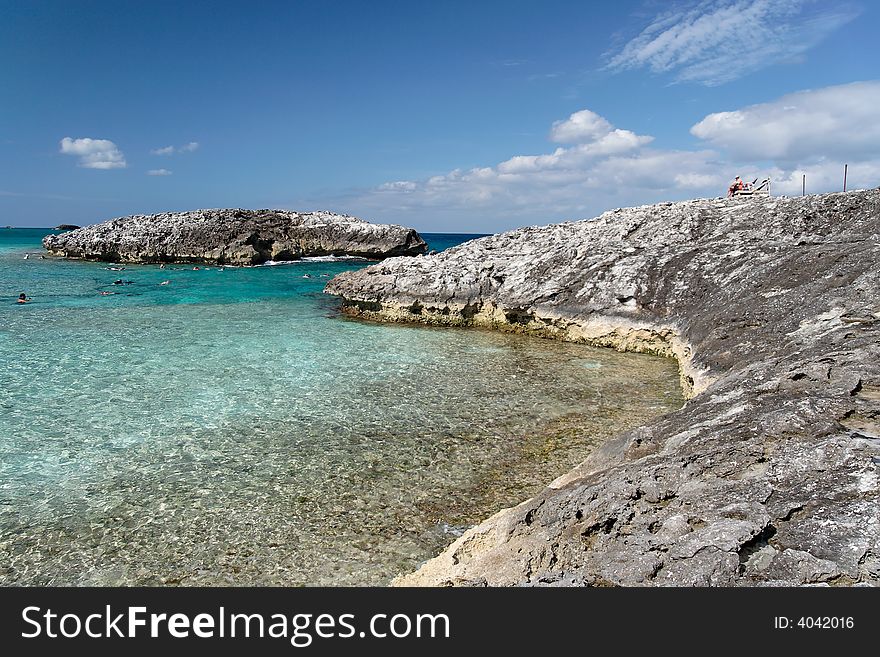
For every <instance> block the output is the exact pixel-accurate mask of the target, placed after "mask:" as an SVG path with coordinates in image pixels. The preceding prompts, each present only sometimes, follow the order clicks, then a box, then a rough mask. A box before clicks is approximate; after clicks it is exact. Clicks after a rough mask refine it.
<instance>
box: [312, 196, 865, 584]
mask: <svg viewBox="0 0 880 657" xmlns="http://www.w3.org/2000/svg"><path fill="white" fill-rule="evenodd" d="M326 291H327V292H330V293H333V294H338V295H341V296H342V297H343V298H344V308H345V309H346V310H347V311H348V312H350V313H352V314H355V315H359V316H364V317H369V318H376V319H386V320H393V321H416V322H426V323H437V324H451V325H463V326H464V325H478V326H490V327H495V328H498V329H502V330H509V331H521V332H526V333H533V334H535V335H538V336H545V337H551V338H560V339H565V340H576V341H580V342H586V343H590V344H594V345H607V346H611V347H615V348H617V349H625V350H636V351H646V352H654V353H661V354H667V355H670V356H674V357H676V358H677V359H678V361H679V363H680V365H681V375H682V383H683V385H684V387H685V391H686V393H687V394H688V396H689V397H690V399H689V401H688V402H687V403H686V405H685V406H684V407H683V408H682V409H681V410H679V411H676V412H674V413H671V414H669V415H667V416H664V417H663V418H661V419H659V420H658V421H656V422H655V423H653V424H651V425H649V426H644V427H641V428H639V429H636V430H634V431H631V432H628V433H626V434H623V435H620V436H618V437H617V438H615V439H612V440H611V441H610V442H608V443H605V444H604V445H603V446H602V447H600V448H599V449H598V450H597V451H595V452H594V453H592V454H591V455H589V456H588V457H587V459H586V460H585V461H584V462H583V463H582V464H581V465H579V466H578V467H577V468H575V469H574V470H573V471H571V472H569V473H567V474H564V475H562V476H561V477H559V478H558V479H556V480H555V481H554V482H552V483H551V484H550V485H549V487H548V488H547V489H545V491H544V492H543V493H541V494H540V495H538V496H537V497H535V498H533V499H530V500H528V501H526V502H523V503H522V504H520V505H519V506H517V507H515V508H512V509H506V510H503V511H501V512H499V513H498V514H496V515H495V516H493V517H492V518H490V519H488V520H487V521H485V522H483V523H482V524H480V525H478V526H477V527H474V528H472V529H470V530H469V531H468V532H466V533H465V534H464V535H463V536H462V537H460V538H459V539H458V540H457V541H455V543H453V544H452V545H451V546H450V547H449V548H448V549H447V550H446V551H445V552H444V553H442V554H441V555H440V556H438V557H436V558H435V559H432V560H431V561H429V562H427V563H426V564H425V565H423V566H422V568H421V569H420V570H419V571H417V572H416V573H413V574H410V575H407V576H403V577H401V578H398V580H397V581H396V583H397V584H401V585H413V584H415V585H449V584H470V585H480V584H482V585H485V584H489V585H515V584H529V585H542V584H555V585H571V584H578V585H580V584H586V585H723V586H727V585H802V584H814V583H829V584H856V583H868V584H872V585H877V584H878V583H880V476H878V475H880V470H878V468H880V192H878V191H875V190H872V191H860V192H850V193H843V194H827V195H821V196H809V197H805V198H769V199H750V200H699V201H691V202H685V203H675V204H673V203H664V204H659V205H653V206H645V207H638V208H630V209H625V210H615V211H612V212H607V213H605V214H603V215H602V216H600V217H598V218H596V219H595V220H590V221H580V222H574V223H563V224H558V225H554V226H547V227H543V228H523V229H521V230H517V231H513V232H510V233H506V234H503V235H496V236H492V237H487V238H484V239H480V240H476V241H473V242H468V243H466V244H464V245H461V246H459V247H457V248H455V249H451V250H449V251H446V252H443V253H440V254H438V255H435V256H428V257H419V258H412V259H392V260H387V261H385V262H383V263H381V264H377V265H374V266H371V267H369V268H366V269H363V270H360V271H356V272H347V273H344V274H341V275H339V276H337V277H336V278H335V279H333V280H332V281H331V282H330V283H329V285H328V286H327V290H326ZM553 474H554V473H548V478H549V476H553ZM557 474H558V473H557Z"/></svg>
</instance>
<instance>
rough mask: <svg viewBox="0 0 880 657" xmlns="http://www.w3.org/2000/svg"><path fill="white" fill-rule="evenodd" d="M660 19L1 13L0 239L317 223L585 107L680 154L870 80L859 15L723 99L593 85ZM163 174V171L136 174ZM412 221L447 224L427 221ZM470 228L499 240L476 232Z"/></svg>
mask: <svg viewBox="0 0 880 657" xmlns="http://www.w3.org/2000/svg"><path fill="white" fill-rule="evenodd" d="M656 10H657V5H656V3H650V2H649V3H645V2H625V1H619V2H612V3H609V2H601V3H593V2H560V1H554V0H545V1H542V2H540V3H538V2H533V1H529V2H526V1H520V0H504V1H503V2H502V1H493V2H488V1H487V2H474V1H469V2H463V1H458V0H453V1H446V0H444V2H433V3H427V2H413V1H412V0H409V1H406V2H390V1H377V2H355V1H351V2H345V1H341V0H328V1H323V2H321V1H317V0H314V1H308V0H307V1H301V2H255V3H244V2H242V3H232V2H230V3H221V2H180V1H177V2H166V1H156V2H96V1H95V2H82V1H77V2H66V1H65V2H61V1H58V2H9V1H8V0H0V224H3V225H5V224H14V225H21V226H27V225H31V226H46V225H54V224H56V223H60V222H62V221H63V222H72V223H92V222H95V221H99V220H103V219H106V218H110V217H113V216H118V215H122V214H128V213H135V212H156V211H164V210H185V209H192V208H197V207H227V206H235V207H277V206H284V207H293V208H294V209H303V210H307V209H314V208H315V207H325V206H324V205H322V201H323V200H325V199H327V200H333V199H345V198H346V197H347V195H348V194H350V193H354V192H356V190H359V189H364V188H372V187H375V186H377V185H380V184H382V183H384V182H387V181H394V180H402V179H405V180H416V179H426V178H428V177H430V176H433V175H439V174H444V173H447V172H449V171H450V170H453V169H456V168H462V169H468V168H471V167H478V166H493V165H495V164H497V163H498V162H501V161H503V160H505V159H507V158H509V157H511V156H513V155H516V154H521V153H543V152H549V151H552V149H553V148H554V147H555V145H553V144H549V143H548V140H547V135H548V131H549V128H550V126H551V124H552V123H553V121H556V120H559V119H564V118H566V117H567V116H568V115H569V114H571V113H572V112H575V111H577V110H580V109H584V108H589V109H590V110H592V111H594V112H597V113H598V114H600V115H602V116H604V117H606V118H607V119H608V120H609V121H611V122H613V123H614V124H615V125H617V126H621V127H625V128H627V129H630V130H633V131H635V132H637V133H639V134H650V135H652V136H654V137H655V141H654V143H653V145H654V146H657V147H660V148H669V149H676V148H695V147H697V146H696V144H697V141H698V140H696V138H695V137H693V136H692V135H691V134H689V132H688V130H689V129H690V127H691V126H692V125H694V124H695V123H696V122H698V121H699V120H700V119H702V118H703V117H704V116H706V115H707V114H709V113H711V112H717V111H721V110H728V109H735V108H739V107H743V106H746V105H749V104H752V103H759V102H765V101H769V100H772V99H775V98H777V97H779V96H781V95H783V94H785V93H788V92H792V91H797V90H802V89H807V88H818V87H824V86H828V85H833V84H840V83H845V82H851V81H856V80H870V79H874V78H876V77H877V66H878V62H880V56H878V54H880V53H878V48H877V45H876V41H877V29H876V28H877V26H878V23H880V21H878V12H880V9H878V6H877V5H876V4H875V3H873V2H872V3H868V2H863V3H861V5H860V10H861V14H860V16H859V18H857V19H856V20H854V21H853V22H851V23H850V24H848V25H847V26H846V29H845V30H840V31H838V32H836V33H834V34H832V35H830V36H829V37H828V38H827V39H825V40H824V41H823V42H821V43H820V44H819V45H817V46H816V47H815V48H813V49H812V50H810V51H809V53H808V55H807V56H806V58H804V59H803V61H798V62H796V63H790V62H789V63H782V64H778V65H775V66H771V67H769V68H767V69H764V70H762V71H760V72H758V73H756V74H754V75H746V76H744V77H742V78H740V79H738V80H735V81H732V82H729V83H727V84H723V85H719V86H715V87H706V86H702V85H697V84H687V83H680V84H674V83H673V81H672V80H671V78H670V76H668V75H662V74H656V73H652V72H651V71H649V70H646V69H637V70H628V71H623V72H617V73H611V72H609V71H606V70H603V66H604V64H605V63H606V61H607V58H603V54H604V53H606V52H609V51H610V50H613V49H614V48H615V47H618V46H619V45H620V44H621V43H622V42H624V41H626V40H627V39H629V38H632V37H633V36H634V35H635V34H637V33H638V31H639V30H640V29H641V28H642V27H643V26H644V24H645V22H646V20H648V18H649V17H650V15H651V14H652V12H655V11H656ZM63 137H73V138H80V137H92V138H102V139H109V140H111V141H113V142H114V143H115V144H116V145H117V146H118V147H119V149H121V150H122V151H123V152H124V154H125V158H126V161H127V163H128V166H127V167H126V168H124V169H116V170H106V171H103V170H94V169H87V168H81V167H78V166H77V165H76V159H75V158H74V157H71V156H69V155H64V154H61V153H60V152H59V141H60V140H61V139H62V138H63ZM191 141H196V142H198V143H199V145H200V146H199V148H198V150H196V151H195V152H192V153H176V154H174V155H172V156H158V155H151V154H150V150H151V149H155V148H159V147H163V146H168V145H175V146H180V145H183V144H186V143H188V142H191ZM157 168H167V169H169V170H172V171H173V175H170V176H148V175H146V171H148V170H151V169H157ZM340 205H344V202H341V203H340ZM328 209H337V210H345V209H347V208H345V207H330V208H328ZM475 214H476V215H479V212H478V211H476V210H475ZM367 218H369V219H373V220H377V221H381V220H383V217H382V216H372V217H367ZM395 218H399V217H395ZM550 219H552V217H550ZM409 223H411V224H413V225H417V226H419V227H420V228H422V229H423V230H434V231H443V230H456V229H458V228H460V225H455V226H453V225H451V224H450V223H449V222H448V221H447V220H446V219H444V218H442V217H441V215H440V214H438V215H437V218H436V219H435V218H432V217H431V216H419V217H414V218H413V220H412V221H411V222H409ZM466 223H467V224H468V225H470V226H472V228H473V230H474V231H475V232H478V231H480V230H481V229H485V228H487V227H489V228H495V227H496V226H495V225H493V226H486V225H484V224H483V223H481V221H480V217H479V216H473V217H468V218H467V222H466ZM502 223H503V222H502ZM512 223H515V222H512Z"/></svg>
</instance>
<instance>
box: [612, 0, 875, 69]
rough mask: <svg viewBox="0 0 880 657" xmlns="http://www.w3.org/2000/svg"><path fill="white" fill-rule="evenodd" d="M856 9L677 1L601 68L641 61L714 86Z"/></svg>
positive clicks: (772, 59) (812, 42) (814, 38)
mask: <svg viewBox="0 0 880 657" xmlns="http://www.w3.org/2000/svg"><path fill="white" fill-rule="evenodd" d="M858 14H859V10H858V9H857V8H855V7H853V6H852V5H850V4H848V3H819V2H817V0H732V1H730V2H715V1H707V0H704V1H702V2H699V3H694V2H688V3H677V4H675V5H674V6H673V7H672V8H671V9H668V10H667V11H665V12H663V13H661V14H659V15H658V16H656V17H655V18H654V19H653V20H652V21H651V23H650V24H649V25H648V26H647V27H645V28H644V29H643V30H642V32H641V33H640V34H639V35H638V36H636V37H635V38H634V39H632V40H631V41H629V42H628V43H627V44H626V45H624V46H623V48H622V49H621V50H620V51H619V52H616V53H615V54H609V62H608V65H607V67H606V68H607V69H609V70H611V71H621V70H625V69H634V68H643V67H647V68H649V69H650V70H651V71H653V72H655V73H672V74H673V75H674V76H675V79H676V81H678V82H699V83H702V84H705V85H709V86H712V85H718V84H723V83H725V82H729V81H731V80H735V79H736V78H739V77H742V76H744V75H747V74H749V73H752V72H755V71H758V70H760V69H762V68H766V67H767V66H772V65H774V64H780V63H785V62H794V61H801V60H802V59H803V56H804V53H806V52H807V51H808V50H810V49H811V48H813V47H814V46H816V45H817V44H819V43H820V42H821V41H822V40H823V39H824V38H825V37H826V36H828V35H829V34H830V33H831V32H833V31H835V30H837V29H838V28H839V27H841V26H842V25H844V24H846V23H848V22H849V21H851V20H852V19H853V18H855V17H856V16H857V15H858Z"/></svg>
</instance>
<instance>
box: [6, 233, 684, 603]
mask: <svg viewBox="0 0 880 657" xmlns="http://www.w3.org/2000/svg"><path fill="white" fill-rule="evenodd" d="M48 232H49V231H47V230H38V229H0V584H5V585H14V584H36V585H49V584H64V585H87V584H88V585H117V584H146V585H152V584H159V585H161V584H175V585H176V584H181V585H283V586H295V585H363V584H378V585H382V584H387V583H388V582H389V581H390V579H391V578H392V577H393V576H394V575H396V574H398V573H402V572H409V571H411V570H413V569H415V568H417V567H418V566H419V564H420V563H422V562H423V561H425V560H426V559H428V558H430V557H432V556H434V555H435V554H437V553H438V552H439V551H440V550H442V549H443V547H445V546H446V545H448V544H449V543H450V542H451V541H453V540H454V539H455V538H456V536H458V535H459V534H460V533H461V532H462V531H463V530H464V529H465V528H467V527H469V526H471V525H473V524H474V523H476V522H479V521H480V520H481V519H483V518H485V517H488V516H489V515H491V514H492V513H494V512H495V511H497V510H498V509H500V508H502V507H505V506H510V505H513V504H516V503H518V502H519V501H521V500H523V499H525V498H526V497H528V496H530V495H533V494H535V493H536V492H538V491H539V490H541V488H542V487H543V486H544V485H545V484H546V483H548V482H549V481H551V480H552V479H553V478H554V477H556V476H557V475H559V474H561V473H563V472H565V471H566V470H568V469H570V468H571V467H572V466H574V465H575V464H577V463H578V462H580V461H581V460H582V459H583V458H584V456H585V455H586V453H587V452H588V451H589V450H590V449H591V447H592V446H593V445H594V444H596V443H597V442H601V441H602V440H604V439H605V438H607V437H608V436H609V435H611V434H613V433H616V432H617V431H619V430H620V429H622V428H626V427H630V426H633V425H637V424H641V423H643V422H645V421H647V420H648V419H650V418H652V417H654V416H656V415H658V414H661V413H664V412H667V411H669V410H672V409H674V408H677V407H679V406H680V405H681V403H682V399H681V395H680V391H679V388H678V377H677V370H676V366H675V364H674V363H673V362H672V361H669V360H665V359H662V358H654V357H649V356H641V355H632V354H619V353H616V352H614V351H611V350H601V349H594V348H590V347H586V346H583V345H575V344H567V343H560V342H554V341H549V340H540V339H536V338H529V337H523V336H516V335H507V334H502V333H497V332H491V331H482V330H471V329H449V328H445V329H444V328H428V327H419V326H404V325H391V324H389V325H385V324H378V323H370V322H364V321H357V320H352V319H349V318H347V317H345V316H343V315H341V314H340V312H339V302H338V300H337V299H336V298H334V297H330V296H327V295H324V294H323V293H322V289H323V287H324V285H325V284H326V283H327V281H328V280H329V279H330V277H332V276H334V275H335V274H337V273H339V272H341V271H344V270H347V269H352V268H359V267H363V266H365V265H366V264H369V263H366V262H362V261H332V262H321V261H302V262H297V263H292V264H284V265H279V266H261V267H249V268H224V269H220V268H217V267H213V266H203V267H201V268H200V269H199V270H193V268H192V266H184V265H169V266H168V267H167V268H166V269H164V270H162V269H160V268H159V267H158V266H154V265H126V266H125V269H124V270H120V271H114V270H110V269H108V265H106V264H104V263H94V262H79V261H65V260H60V259H49V258H47V259H40V258H39V254H40V253H41V251H42V249H41V246H40V240H41V238H42V237H43V236H44V235H45V234H47V233H48ZM424 237H425V239H426V240H427V242H428V244H429V245H430V247H431V248H433V249H437V250H442V249H445V248H450V247H453V246H454V245H456V244H459V243H461V242H464V241H465V240H467V239H469V238H471V237H474V236H470V235H445V234H426V235H424ZM28 253H29V254H32V255H30V256H29V257H28V258H27V259H25V257H24V256H25V254H28ZM116 280H121V281H122V283H121V284H114V281H116ZM163 281H167V284H165V285H162V284H161V283H162V282H163ZM20 292H25V293H27V294H28V295H29V296H30V297H31V298H32V299H33V301H32V302H31V303H29V304H25V305H18V304H16V303H15V299H16V297H17V296H18V294H19V293H20ZM102 292H110V293H112V294H107V295H102V294H101V293H102Z"/></svg>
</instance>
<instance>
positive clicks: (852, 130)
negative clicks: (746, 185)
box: [691, 81, 880, 163]
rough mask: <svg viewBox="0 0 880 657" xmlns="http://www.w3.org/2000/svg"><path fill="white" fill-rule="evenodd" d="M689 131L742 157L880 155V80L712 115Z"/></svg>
mask: <svg viewBox="0 0 880 657" xmlns="http://www.w3.org/2000/svg"><path fill="white" fill-rule="evenodd" d="M691 133H692V134H693V135H694V136H696V137H699V138H700V139H703V140H705V141H708V142H709V143H711V144H713V145H714V146H717V147H721V148H724V149H725V150H726V151H727V152H728V153H729V154H730V155H731V156H733V157H735V158H738V159H744V160H759V161H760V160H775V161H777V162H782V163H795V162H810V161H817V160H819V159H822V158H837V159H842V158H848V159H849V160H851V161H853V160H868V159H872V158H874V157H876V156H877V154H878V153H880V82H877V81H872V82H855V83H852V84H845V85H840V86H835V87H826V88H824V89H817V90H810V91H800V92H797V93H793V94H788V95H786V96H783V97H781V98H779V99H778V100H775V101H773V102H770V103H763V104H760V105H752V106H751V107H746V108H744V109H739V110H734V111H731V112H718V113H716V114H710V115H709V116H707V117H706V118H704V119H703V120H702V121H700V122H699V123H697V124H696V125H695V126H694V127H693V128H691Z"/></svg>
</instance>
